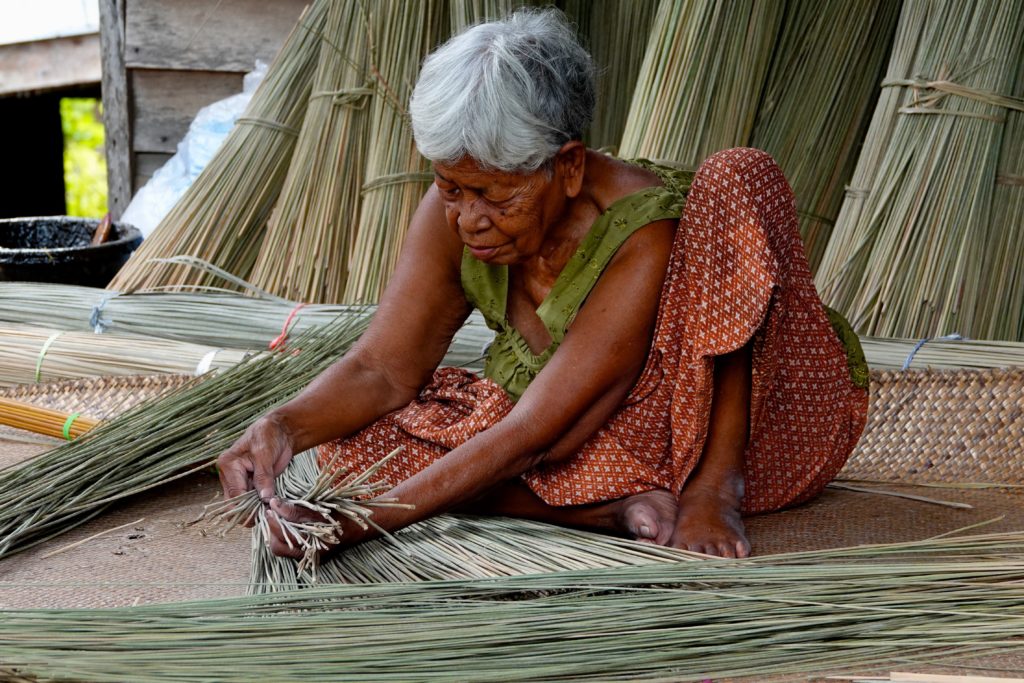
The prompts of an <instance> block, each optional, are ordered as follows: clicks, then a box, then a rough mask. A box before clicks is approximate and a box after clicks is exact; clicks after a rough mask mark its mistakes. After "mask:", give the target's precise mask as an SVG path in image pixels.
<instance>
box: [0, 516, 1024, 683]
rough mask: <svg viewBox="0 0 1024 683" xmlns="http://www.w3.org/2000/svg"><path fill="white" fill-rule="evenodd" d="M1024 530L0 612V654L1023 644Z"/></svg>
mask: <svg viewBox="0 0 1024 683" xmlns="http://www.w3.org/2000/svg"><path fill="white" fill-rule="evenodd" d="M1022 578H1024V536H1022V534H1020V533H1012V534H999V535H990V536H976V537H967V538H943V539H938V540H934V541H924V542H917V543H906V544H895V545H887V546H868V547H860V548H851V549H844V550H830V551H818V552H813V553H796V554H790V555H779V556H772V557H764V558H760V559H755V560H739V561H737V560H718V561H705V562H683V563H672V564H653V565H647V566H640V567H626V568H617V569H602V570H590V571H578V572H563V573H556V574H546V575H533V576H524V577H513V578H503V579H486V580H475V581H431V582H421V583H393V584H377V585H361V586H351V585H349V586H344V585H331V586H327V585H324V586H320V587H315V588H309V589H304V590H301V591H289V592H285V593H276V594H273V595H265V596H252V597H247V598H235V599H229V600H212V601H202V602H191V603H179V604H170V605H153V606H144V607H136V608H121V609H107V610H19V611H4V612H0V666H5V667H7V668H9V669H17V670H18V672H19V674H20V675H24V676H36V677H39V678H44V679H46V680H74V681H131V682H132V683H147V682H149V681H166V680H171V679H173V680H179V681H211V680H215V681H224V682H231V681H251V680H257V679H259V680H290V681H324V680H346V681H382V680H402V681H435V682H436V681H465V680H472V681H501V682H507V681H557V680H595V679H596V680H662V681H667V680H672V681H699V680H705V679H707V678H714V679H719V678H727V677H733V676H744V675H746V676H756V677H761V678H767V677H769V676H785V675H795V674H798V673H805V672H815V673H821V672H834V671H835V670H836V669H838V668H839V667H850V666H855V665H867V664H871V665H885V664H886V663H888V662H891V661H894V660H896V659H897V658H902V657H911V656H915V655H918V656H922V657H928V658H929V659H930V660H931V661H934V662H941V661H942V660H943V659H946V658H952V657H955V656H958V655H964V654H972V655H975V656H977V655H984V654H992V653H1007V652H1020V651H1021V649H1022V647H1024V641H1022V640H1021V638H1022V637H1024V581H1022Z"/></svg>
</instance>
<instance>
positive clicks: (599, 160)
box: [587, 150, 665, 211]
mask: <svg viewBox="0 0 1024 683" xmlns="http://www.w3.org/2000/svg"><path fill="white" fill-rule="evenodd" d="M587 167H588V171H589V172H590V175H591V178H590V184H591V193H592V195H593V197H594V198H595V201H596V203H597V205H598V207H599V208H600V210H601V211H605V210H607V209H608V207H610V206H612V205H613V204H615V203H616V202H618V201H619V200H621V199H624V198H626V197H629V196H631V195H635V194H637V193H640V192H643V191H644V190H648V189H651V188H662V187H664V186H665V184H664V182H662V179H661V178H660V177H659V176H658V174H657V173H655V172H654V171H652V170H650V169H648V168H644V167H643V166H640V165H637V164H632V163H627V162H625V161H622V160H621V159H616V158H614V157H610V156H608V155H606V154H603V153H601V152H596V151H593V150H591V151H590V153H589V155H588V159H587Z"/></svg>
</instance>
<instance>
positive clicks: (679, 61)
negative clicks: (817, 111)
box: [619, 0, 785, 169]
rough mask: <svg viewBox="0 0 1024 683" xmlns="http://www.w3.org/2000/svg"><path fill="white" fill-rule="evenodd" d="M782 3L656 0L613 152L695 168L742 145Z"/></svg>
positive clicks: (753, 114) (750, 125) (747, 135)
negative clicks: (631, 97) (624, 119)
mask: <svg viewBox="0 0 1024 683" xmlns="http://www.w3.org/2000/svg"><path fill="white" fill-rule="evenodd" d="M784 7H785V3H781V2H759V1H757V0H737V1H736V2H717V1H716V0H695V1H694V2H677V1H676V0H661V3H660V4H659V5H658V12H657V15H656V16H655V19H654V24H653V26H652V27H651V35H650V39H649V41H648V43H647V50H646V54H645V56H644V62H643V66H642V67H641V69H640V75H639V76H638V78H637V83H636V90H635V91H634V93H633V100H632V103H631V105H630V108H629V114H628V116H627V118H626V127H625V131H624V132H623V134H622V144H621V145H620V146H619V155H620V156H623V157H627V158H633V157H644V158H648V159H654V160H662V161H671V162H674V163H676V164H679V165H681V166H682V167H683V168H688V169H696V168H697V165H698V164H700V162H701V161H703V160H704V159H705V158H707V157H708V156H710V155H712V154H714V153H715V152H718V151H720V150H723V149H726V148H728V147H736V146H738V145H743V144H746V143H747V141H749V139H750V134H751V132H752V131H753V128H754V120H755V117H756V115H757V106H758V102H759V101H760V97H761V91H762V89H763V86H764V81H765V76H766V74H767V72H768V67H769V64H770V62H771V54H772V50H773V48H774V46H775V44H776V40H777V36H778V33H779V26H780V22H781V20H782V15H783V9H784Z"/></svg>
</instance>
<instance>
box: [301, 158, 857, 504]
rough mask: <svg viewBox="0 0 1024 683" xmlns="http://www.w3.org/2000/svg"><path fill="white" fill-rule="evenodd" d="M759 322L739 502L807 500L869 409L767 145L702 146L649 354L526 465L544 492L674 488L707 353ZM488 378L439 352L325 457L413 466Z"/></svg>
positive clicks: (704, 413)
mask: <svg viewBox="0 0 1024 683" xmlns="http://www.w3.org/2000/svg"><path fill="white" fill-rule="evenodd" d="M752 338H753V360H752V363H753V368H752V372H753V375H752V388H751V389H752V390H751V407H750V440H749V442H748V445H747V450H746V453H745V470H744V477H745V495H744V500H743V511H744V512H745V513H757V512H767V511H770V510H777V509H780V508H783V507H786V506H789V505H794V504H797V503H801V502H804V501H806V500H808V499H810V498H812V497H814V496H815V495H817V494H818V493H820V492H821V490H822V489H823V488H824V487H825V485H826V484H827V483H828V482H829V481H830V480H831V479H832V478H833V477H835V475H836V474H837V473H838V472H839V470H840V468H842V466H843V464H844V463H845V462H846V458H847V457H848V456H849V454H850V452H851V451H852V450H853V447H854V446H855V445H856V443H857V440H858V439H859V438H860V434H861V432H862V431H863V429H864V424H865V421H866V417H867V404H868V395H867V391H866V390H865V389H863V388H860V387H857V386H855V385H854V384H853V382H852V381H851V378H850V373H849V369H848V367H847V354H846V349H845V348H844V347H843V345H842V344H841V343H840V341H839V339H838V337H837V336H836V334H835V332H834V331H833V329H832V325H831V323H830V322H829V319H828V317H827V315H826V313H825V310H824V307H823V306H822V304H821V300H820V299H819V298H818V294H817V292H816V291H815V289H814V284H813V282H812V279H811V273H810V269H809V267H808V265H807V259H806V257H805V256H804V250H803V244H802V242H801V240H800V235H799V232H798V230H797V220H796V211H795V208H794V202H793V193H792V191H791V190H790V188H789V185H788V184H787V183H786V179H785V178H784V177H783V175H782V171H781V170H780V169H779V167H778V165H777V164H776V163H775V162H774V160H772V158H771V157H770V156H769V155H768V154H766V153H764V152H762V151H759V150H755V149H747V148H738V149H730V150H726V151H724V152H719V153H718V154H715V155H714V156H712V157H710V158H709V159H708V160H707V161H705V162H704V163H703V164H702V165H701V168H700V169H699V170H698V172H697V175H696V177H695V178H694V181H693V186H692V188H691V191H690V194H689V196H688V198H687V200H686V205H685V208H684V210H683V215H682V218H680V224H679V230H678V231H677V234H676V237H675V241H674V245H673V253H672V257H671V260H670V262H669V269H668V273H667V275H666V280H665V284H664V287H663V289H662V295H661V302H660V307H659V311H658V320H657V325H656V328H655V332H654V338H653V341H652V345H651V350H650V353H649V354H648V359H647V364H646V366H645V368H644V370H643V372H642V374H641V376H640V378H639V380H638V381H637V383H636V386H634V387H633V389H632V391H631V392H630V394H629V395H628V396H627V398H626V400H625V401H624V402H623V404H622V405H621V406H620V407H619V408H618V410H617V411H616V412H615V413H614V414H613V415H612V417H611V418H610V419H609V421H608V423H607V424H606V425H604V426H603V427H602V428H600V429H599V430H598V431H597V432H596V433H595V434H594V435H593V436H592V437H591V438H590V439H589V440H588V441H587V442H586V443H585V444H584V445H583V446H582V447H581V448H580V450H579V451H578V452H577V453H576V454H574V455H573V456H572V457H570V458H569V459H567V460H565V461H563V462H560V463H554V464H550V465H542V466H540V467H538V468H536V469H534V470H531V471H529V472H527V473H525V474H524V475H523V479H524V481H525V482H526V484H527V485H528V486H529V487H530V488H531V489H532V490H533V491H534V493H536V494H537V495H538V496H539V497H540V498H541V499H543V500H544V501H545V502H547V503H548V504H549V505H581V504H585V503H596V502H600V501H606V500H614V499H617V498H622V497H624V496H629V495H633V494H636V493H641V492H644V491H650V490H652V489H655V488H662V489H668V490H669V491H672V492H674V493H679V491H681V490H682V487H683V485H684V484H685V482H686V480H687V477H688V476H689V475H690V473H691V472H692V471H693V469H694V467H695V466H696V464H697V461H698V459H699V458H700V456H701V454H702V452H703V448H704V441H705V438H706V436H707V432H708V421H709V416H710V410H711V399H712V389H713V384H712V375H713V371H714V358H715V356H719V355H722V354H725V353H729V352H731V351H734V350H736V349H739V348H741V347H743V346H744V345H746V344H747V342H748V341H750V340H751V339H752ZM513 405H514V404H513V403H512V401H511V399H510V398H509V397H508V395H507V394H506V393H505V391H504V390H503V389H502V388H501V387H500V386H498V385H497V384H495V383H494V382H492V381H491V380H489V379H486V378H485V379H479V378H477V377H476V376H474V375H473V374H472V373H469V372H467V371H465V370H460V369H456V368H441V369H439V370H438V371H437V372H436V373H435V374H434V378H433V381H432V382H431V383H430V385H429V386H427V387H426V388H425V389H424V390H423V391H422V392H421V394H420V396H419V398H417V400H415V401H413V402H412V403H411V404H409V405H408V406H406V407H405V408H402V409H400V410H397V411H395V412H393V413H390V414H388V415H386V416H384V417H383V418H381V419H380V420H378V421H377V422H375V423H374V424H372V425H370V426H369V427H367V428H366V429H364V430H362V431H361V432H359V433H358V434H356V435H354V436H352V437H350V438H348V439H344V440H338V441H332V442H330V443H327V444H324V445H322V446H321V447H320V449H319V458H320V462H321V465H326V464H327V463H328V462H330V461H331V460H332V459H333V458H334V457H335V455H338V453H339V450H340V451H341V454H340V458H339V461H340V462H341V463H343V464H344V465H345V466H346V467H348V468H350V469H354V470H362V469H365V468H366V467H368V466H370V465H371V464H373V463H375V462H377V461H379V460H380V459H381V458H383V457H384V456H385V455H387V454H388V453H389V452H391V451H392V450H393V449H394V448H396V447H397V446H400V445H404V446H405V450H404V451H403V452H402V453H401V454H400V455H399V456H398V457H396V458H394V459H392V460H391V461H390V462H388V463H387V464H386V465H385V466H384V468H383V469H382V471H381V474H382V476H383V477H385V478H386V479H387V480H389V481H390V482H391V483H396V482H398V481H401V480H404V479H406V478H408V477H411V476H412V475H414V474H415V473H416V472H418V471H420V470H421V469H423V468H425V467H426V466H428V465H429V464H430V463H432V462H433V461H434V460H436V459H438V458H440V457H443V456H444V454H445V453H447V452H448V451H449V450H451V449H453V448H455V447H457V446H459V445H460V444H462V443H464V442H465V441H467V440H468V439H470V438H471V437H473V436H474V435H476V434H478V433H479V432H481V431H483V430H485V429H487V428H489V427H491V426H493V425H494V424H496V423H497V422H498V421H499V420H501V419H502V418H503V417H504V416H505V415H507V414H508V413H509V412H510V411H511V410H512V407H513Z"/></svg>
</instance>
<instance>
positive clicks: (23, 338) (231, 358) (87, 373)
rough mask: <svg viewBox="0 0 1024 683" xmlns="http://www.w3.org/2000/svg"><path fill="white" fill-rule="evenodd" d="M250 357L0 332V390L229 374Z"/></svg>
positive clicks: (41, 332) (184, 346)
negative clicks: (74, 382)
mask: <svg viewBox="0 0 1024 683" xmlns="http://www.w3.org/2000/svg"><path fill="white" fill-rule="evenodd" d="M248 354H249V352H248V351H245V350H239V349H226V348H223V347H216V346H205V345H200V344H191V343H188V342H183V341H172V340H168V339H160V338H156V337H143V336H139V335H129V334H119V333H110V334H106V335H103V336H102V337H97V336H96V335H95V334H93V333H92V332H86V331H72V330H55V329H53V328H41V327H30V326H25V325H10V324H7V325H4V326H3V329H0V386H14V385H18V384H32V383H34V382H35V383H38V382H54V381H58V380H65V379H81V378H84V377H109V376H118V375H155V374H165V373H166V374H195V375H201V374H203V373H205V372H209V371H210V370H218V369H223V368H229V367H232V366H234V365H237V364H238V363H239V362H240V361H242V360H243V359H244V358H245V357H246V355H248Z"/></svg>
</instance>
